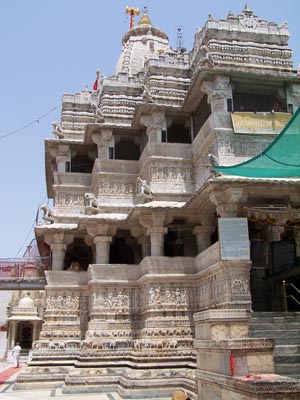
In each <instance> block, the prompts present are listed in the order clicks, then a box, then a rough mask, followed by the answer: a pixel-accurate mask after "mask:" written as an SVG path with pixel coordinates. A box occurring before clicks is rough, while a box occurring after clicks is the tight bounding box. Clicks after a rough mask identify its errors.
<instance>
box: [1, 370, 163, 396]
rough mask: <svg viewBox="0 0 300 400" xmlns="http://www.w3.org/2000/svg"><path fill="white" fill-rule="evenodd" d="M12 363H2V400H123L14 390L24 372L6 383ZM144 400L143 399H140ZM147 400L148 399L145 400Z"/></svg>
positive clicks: (55, 392)
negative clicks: (4, 379) (5, 375)
mask: <svg viewBox="0 0 300 400" xmlns="http://www.w3.org/2000/svg"><path fill="white" fill-rule="evenodd" d="M11 366H12V365H11V363H7V362H0V398H1V400H17V399H18V400H32V399H38V400H45V399H56V398H57V399H63V400H78V399H82V398H83V396H84V399H88V400H93V399H97V400H123V398H122V397H120V396H119V395H118V393H94V394H90V393H84V394H83V393H78V394H71V395H69V394H63V393H62V390H61V388H59V387H58V388H56V389H44V390H36V389H34V390H17V391H16V390H13V385H14V383H15V381H16V378H17V376H18V374H19V373H20V372H21V370H22V366H21V368H20V369H18V370H17V372H16V373H15V374H13V375H11V376H10V377H9V378H8V379H7V380H6V381H5V382H4V383H2V382H3V379H2V376H3V375H4V373H5V371H7V370H8V369H9V368H11ZM140 400H143V399H140ZM145 400H146V399H145ZM147 400H149V398H148V399H147ZM156 400H170V399H169V398H157V399H156Z"/></svg>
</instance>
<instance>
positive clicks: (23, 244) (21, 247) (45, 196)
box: [15, 194, 49, 258]
mask: <svg viewBox="0 0 300 400" xmlns="http://www.w3.org/2000/svg"><path fill="white" fill-rule="evenodd" d="M46 198H47V195H46V194H45V195H44V198H43V202H42V204H43V203H45V200H46ZM48 203H49V199H48ZM38 210H39V207H38ZM36 220H37V217H35V219H34V221H33V224H32V225H31V227H30V229H29V231H28V233H27V235H26V238H25V240H24V242H23V243H22V245H21V246H20V248H19V250H18V252H17V254H16V255H15V258H17V257H18V255H19V253H20V251H21V250H22V249H23V247H24V246H25V244H26V243H27V240H28V238H29V235H30V234H31V232H32V229H33V227H34V225H36V224H37V222H36Z"/></svg>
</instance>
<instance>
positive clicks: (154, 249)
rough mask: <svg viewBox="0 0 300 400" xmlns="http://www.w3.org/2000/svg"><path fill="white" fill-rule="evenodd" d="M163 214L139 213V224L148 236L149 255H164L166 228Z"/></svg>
mask: <svg viewBox="0 0 300 400" xmlns="http://www.w3.org/2000/svg"><path fill="white" fill-rule="evenodd" d="M164 222H165V214H164V213H153V214H145V215H140V223H141V225H142V226H143V227H144V228H146V229H147V235H149V236H150V246H151V256H153V257H159V256H163V255H164V235H165V234H166V233H167V231H168V230H167V228H164Z"/></svg>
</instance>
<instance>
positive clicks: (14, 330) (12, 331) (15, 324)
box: [11, 321, 18, 348]
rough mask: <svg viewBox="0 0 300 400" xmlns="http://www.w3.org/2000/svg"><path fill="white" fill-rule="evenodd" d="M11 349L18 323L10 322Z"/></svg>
mask: <svg viewBox="0 0 300 400" xmlns="http://www.w3.org/2000/svg"><path fill="white" fill-rule="evenodd" d="M11 325H12V326H11V348H13V347H14V346H15V345H16V341H17V325H18V321H11Z"/></svg>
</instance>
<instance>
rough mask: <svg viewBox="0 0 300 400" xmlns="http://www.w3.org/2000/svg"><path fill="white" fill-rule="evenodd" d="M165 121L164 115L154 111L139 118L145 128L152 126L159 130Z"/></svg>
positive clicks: (161, 112)
mask: <svg viewBox="0 0 300 400" xmlns="http://www.w3.org/2000/svg"><path fill="white" fill-rule="evenodd" d="M164 119H165V113H164V112H163V111H154V112H153V113H152V114H151V115H142V116H141V118H140V123H141V124H142V125H144V126H146V127H147V128H149V127H153V126H156V127H157V126H159V127H160V128H161V127H162V125H163V122H164Z"/></svg>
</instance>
